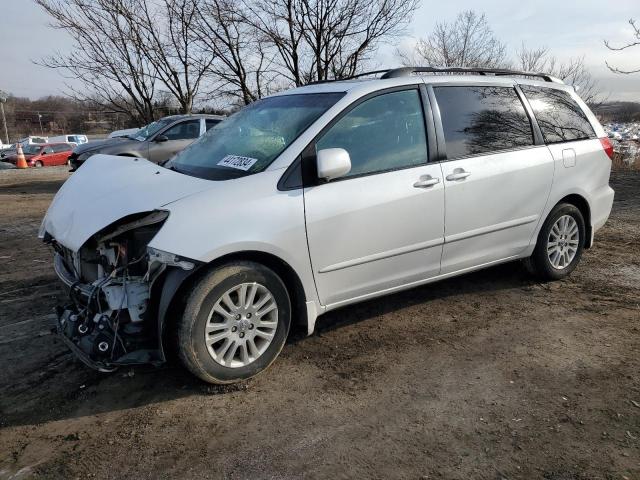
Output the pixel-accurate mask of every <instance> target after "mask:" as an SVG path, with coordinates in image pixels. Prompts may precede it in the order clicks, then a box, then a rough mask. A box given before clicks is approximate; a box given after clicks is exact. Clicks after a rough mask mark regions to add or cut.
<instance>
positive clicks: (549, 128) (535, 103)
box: [520, 85, 596, 143]
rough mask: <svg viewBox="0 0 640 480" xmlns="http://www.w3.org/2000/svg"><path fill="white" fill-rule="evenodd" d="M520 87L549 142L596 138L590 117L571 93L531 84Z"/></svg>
mask: <svg viewBox="0 0 640 480" xmlns="http://www.w3.org/2000/svg"><path fill="white" fill-rule="evenodd" d="M520 88H521V89H522V91H523V92H524V94H525V96H526V97H527V99H528V100H529V103H530V104H531V108H532V109H533V113H534V115H535V116H536V120H537V121H538V125H539V126H540V130H542V136H543V137H544V141H545V143H559V142H570V141H573V140H585V139H588V138H595V136H596V134H595V132H594V130H593V127H592V126H591V123H589V120H588V119H587V116H586V115H585V114H584V112H583V111H582V109H581V108H580V106H579V105H578V104H577V103H576V101H575V100H574V99H573V98H571V95H570V94H569V93H568V92H565V91H563V90H557V89H555V88H542V87H532V86H529V85H521V86H520Z"/></svg>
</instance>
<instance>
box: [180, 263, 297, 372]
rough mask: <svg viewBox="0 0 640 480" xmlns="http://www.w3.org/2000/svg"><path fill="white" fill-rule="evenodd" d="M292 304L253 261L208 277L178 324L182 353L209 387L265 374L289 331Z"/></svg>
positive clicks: (266, 271)
mask: <svg viewBox="0 0 640 480" xmlns="http://www.w3.org/2000/svg"><path fill="white" fill-rule="evenodd" d="M290 323H291V302H290V300H289V294H288V293H287V289H286V287H285V285H284V283H283V282H282V280H281V279H280V277H278V275H276V274H275V273H274V272H273V271H272V270H270V269H268V268H267V267H265V266H263V265H260V264H258V263H254V262H234V263H231V264H227V265H224V266H221V267H219V268H216V269H215V270H213V271H211V272H209V273H208V274H206V275H205V276H204V277H203V278H202V279H201V280H200V281H199V282H198V283H197V284H196V286H195V288H194V289H193V291H192V293H191V294H190V295H189V298H188V300H187V303H186V306H185V310H184V313H183V316H182V319H181V321H180V323H179V325H178V354H179V356H180V359H181V360H182V362H183V363H184V364H185V366H186V367H187V368H188V369H189V370H190V371H191V372H192V373H193V374H194V375H196V376H198V377H199V378H201V379H202V380H204V381H206V382H209V383H218V384H224V383H233V382H237V381H240V380H244V379H247V378H250V377H253V376H255V375H257V374H258V373H260V372H261V371H263V370H265V369H266V368H267V367H269V365H271V363H272V362H273V361H274V360H275V358H276V357H277V356H278V354H279V353H280V351H281V350H282V347H283V346H284V343H285V340H286V338H287V335H288V333H289V325H290Z"/></svg>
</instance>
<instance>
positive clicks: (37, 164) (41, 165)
mask: <svg viewBox="0 0 640 480" xmlns="http://www.w3.org/2000/svg"><path fill="white" fill-rule="evenodd" d="M42 167H44V164H43V163H42V162H41V161H40V160H38V161H37V162H36V168H42Z"/></svg>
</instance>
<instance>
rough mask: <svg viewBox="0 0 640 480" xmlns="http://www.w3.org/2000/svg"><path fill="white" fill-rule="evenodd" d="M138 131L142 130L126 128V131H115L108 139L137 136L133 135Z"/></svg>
mask: <svg viewBox="0 0 640 480" xmlns="http://www.w3.org/2000/svg"><path fill="white" fill-rule="evenodd" d="M138 130H140V129H139V128H125V129H124V130H115V131H113V132H111V133H110V134H109V136H108V137H107V138H118V137H130V136H135V135H133V134H134V133H136V132H137V131H138Z"/></svg>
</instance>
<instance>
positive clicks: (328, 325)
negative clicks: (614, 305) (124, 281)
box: [0, 262, 535, 427]
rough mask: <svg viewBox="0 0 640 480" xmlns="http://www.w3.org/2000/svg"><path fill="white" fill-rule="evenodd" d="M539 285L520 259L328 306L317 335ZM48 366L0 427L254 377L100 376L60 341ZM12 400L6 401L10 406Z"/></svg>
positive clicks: (221, 391) (210, 391)
mask: <svg viewBox="0 0 640 480" xmlns="http://www.w3.org/2000/svg"><path fill="white" fill-rule="evenodd" d="M533 284H535V281H534V280H532V279H531V277H530V276H528V275H527V274H526V272H525V271H524V269H523V268H522V266H521V265H520V263H519V262H513V263H508V264H504V265H500V266H496V267H492V268H489V269H486V270H482V271H479V272H475V273H470V274H466V275H463V276H459V277H455V278H451V279H448V280H444V281H440V282H436V283H432V284H427V285H423V286H420V287H416V288H414V289H411V290H407V291H403V292H400V293H395V294H392V295H388V296H385V297H380V298H377V299H373V300H369V301H366V302H362V303H359V304H356V305H352V306H348V307H344V308H341V309H338V310H335V311H331V312H329V313H327V314H325V315H323V316H321V317H319V319H318V322H317V323H316V333H314V335H324V334H327V333H329V332H331V331H334V330H338V329H340V328H344V327H346V326H348V325H353V324H357V323H360V322H363V321H365V320H368V319H371V318H374V317H377V316H380V315H383V314H386V313H389V312H393V311H397V310H401V309H404V308H407V307H410V306H413V305H417V304H427V303H429V302H431V301H433V300H436V299H439V300H442V299H446V298H453V297H456V296H460V295H465V294H477V293H482V292H496V291H500V290H506V289H513V288H523V287H527V286H531V285H533ZM308 338H311V337H307V336H305V335H304V334H303V333H302V332H301V331H299V330H296V331H294V332H292V334H291V335H290V337H289V339H288V341H287V343H288V344H289V345H295V348H304V343H305V341H307V339H308ZM51 358H53V359H55V361H53V360H51V361H49V363H48V364H46V365H39V366H38V368H34V369H33V372H32V373H31V374H29V375H26V376H25V378H23V379H20V384H19V385H12V386H11V388H8V389H6V390H5V393H3V399H2V400H3V401H2V405H4V408H2V410H0V426H3V427H7V426H19V425H35V424H40V423H48V422H52V421H58V420H64V419H70V418H80V417H84V416H92V415H97V414H102V413H107V412H113V411H120V410H128V409H131V408H137V407H141V406H145V405H150V404H159V403H163V402H166V401H171V400H176V399H179V398H183V397H188V396H192V395H225V394H228V393H231V392H238V391H242V390H246V389H247V388H248V386H249V385H250V382H251V381H248V382H242V383H239V384H235V385H230V386H217V385H208V384H205V383H203V382H202V381H200V380H198V379H196V378H194V377H193V376H192V375H191V374H189V373H188V372H187V371H186V370H185V369H184V368H183V367H182V366H180V365H179V364H178V362H177V361H176V360H175V359H170V361H169V362H168V363H167V364H165V365H164V366H162V367H157V368H154V367H143V366H141V367H135V368H126V369H120V370H118V371H116V372H114V373H112V374H101V373H98V372H94V371H92V370H89V369H87V368H86V367H85V366H84V365H82V364H81V363H80V362H79V361H77V360H76V359H74V358H73V356H72V355H71V354H70V353H67V352H66V351H65V347H64V345H62V344H61V343H60V342H59V341H58V344H57V347H56V349H55V352H54V354H52V357H51ZM7 406H9V407H7Z"/></svg>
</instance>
